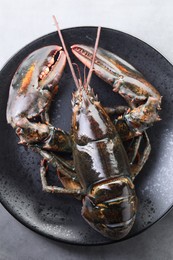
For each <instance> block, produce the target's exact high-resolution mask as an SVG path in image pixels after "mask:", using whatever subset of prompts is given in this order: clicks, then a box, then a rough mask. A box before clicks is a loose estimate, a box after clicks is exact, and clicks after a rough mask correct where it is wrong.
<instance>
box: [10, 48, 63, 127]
mask: <svg viewBox="0 0 173 260" xmlns="http://www.w3.org/2000/svg"><path fill="white" fill-rule="evenodd" d="M61 49H62V47H59V46H56V45H52V46H46V47H43V48H40V49H38V50H36V51H34V52H32V53H31V54H30V55H29V56H28V57H26V58H25V59H24V60H23V62H22V63H21V64H20V66H19V67H18V69H17V71H16V73H15V75H14V77H13V79H12V82H11V86H10V92H9V99H8V104H7V121H8V123H10V124H11V125H12V126H13V127H16V123H17V121H18V118H19V117H21V115H25V116H27V117H29V118H33V117H35V116H37V115H38V114H39V113H40V112H41V111H43V110H44V108H45V107H47V106H48V104H50V102H51V99H52V95H53V94H55V93H56V91H57V85H58V83H59V80H60V78H61V75H62V73H63V70H64V66H65V63H66V56H65V54H64V52H63V51H61ZM58 54H59V56H58ZM57 56H58V57H57ZM44 90H48V91H49V92H48V93H49V95H47V93H46V92H47V91H44ZM31 103H32V106H30V104H31Z"/></svg>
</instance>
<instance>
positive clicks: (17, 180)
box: [0, 27, 173, 245]
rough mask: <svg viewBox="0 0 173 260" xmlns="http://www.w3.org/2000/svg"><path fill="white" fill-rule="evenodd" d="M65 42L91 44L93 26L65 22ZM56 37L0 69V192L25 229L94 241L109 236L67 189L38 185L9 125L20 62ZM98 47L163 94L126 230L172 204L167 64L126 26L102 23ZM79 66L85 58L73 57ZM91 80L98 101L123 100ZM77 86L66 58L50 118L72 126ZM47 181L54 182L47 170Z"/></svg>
mask: <svg viewBox="0 0 173 260" xmlns="http://www.w3.org/2000/svg"><path fill="white" fill-rule="evenodd" d="M63 35H64V38H65V41H66V44H67V46H71V45H72V44H74V43H84V44H88V45H94V41H95V36H96V28H94V27H79V28H70V29H66V30H63ZM50 44H60V41H59V38H58V36H57V33H56V32H55V33H51V34H49V35H46V36H43V37H42V38H39V39H37V40H36V41H34V42H32V43H30V44H29V45H27V46H26V47H24V48H23V49H22V50H20V51H19V52H18V53H17V54H16V55H14V56H13V57H12V58H11V60H10V61H9V62H8V63H7V64H6V65H5V67H4V68H3V69H2V70H1V72H0V85H1V89H0V111H1V113H0V122H1V127H0V144H1V146H0V150H1V151H0V169H1V170H0V200H1V202H2V204H3V205H4V206H5V208H6V209H7V210H8V211H9V212H10V213H11V214H12V215H13V216H14V217H15V218H16V219H18V220H19V221H20V222H22V223H23V224H24V225H25V226H27V227H29V228H30V229H32V230H34V231H36V232H38V233H40V234H42V235H45V236H47V237H50V238H52V239H55V240H58V241H64V242H68V243H74V244H85V245H97V244H106V243H110V242H112V241H110V240H108V239H106V238H104V237H102V236H101V235H100V234H98V233H97V232H96V231H94V230H93V229H92V228H90V227H89V226H88V224H87V223H85V221H84V220H83V219H82V217H81V215H80V210H81V202H80V201H77V200H76V199H74V198H72V197H69V196H67V195H64V196H63V195H55V194H46V193H44V192H42V189H41V183H40V176H39V163H40V156H39V155H37V154H35V153H34V152H32V151H30V150H25V148H24V147H22V146H19V145H18V144H17V142H18V138H17V137H16V135H15V132H14V130H13V129H12V127H11V126H10V125H7V122H6V116H5V113H6V104H7V99H8V91H9V86H10V82H11V79H12V77H13V74H14V72H15V71H16V69H17V67H18V65H19V64H20V62H21V61H22V60H23V59H24V58H25V57H26V56H27V55H28V54H29V53H30V52H32V51H33V50H35V49H37V48H40V47H42V46H45V45H50ZM99 45H100V46H101V47H103V48H105V49H108V50H110V51H112V52H114V53H116V54H118V55H119V56H120V57H122V58H123V59H125V60H127V61H128V62H130V63H131V64H132V65H134V66H135V67H136V68H137V69H138V70H140V71H141V72H142V73H143V74H144V75H145V77H146V78H147V79H148V80H149V81H150V82H151V83H152V84H153V85H154V86H155V87H156V88H157V89H158V90H159V91H160V93H161V95H163V103H162V111H161V113H160V115H161V118H162V121H161V122H159V123H157V124H155V125H154V126H153V127H151V128H150V129H149V130H148V135H149V137H150V140H151V146H152V152H151V155H150V158H149V160H148V162H147V163H146V165H145V167H144V168H143V170H142V171H141V173H140V175H139V176H138V177H137V178H136V180H135V185H136V191H137V194H138V198H139V208H138V215H137V218H136V222H135V224H134V227H133V229H132V231H131V232H130V234H129V235H128V237H126V238H130V237H132V236H134V235H136V234H138V233H140V232H141V231H143V230H145V229H146V228H148V227H149V226H151V225H152V224H153V223H155V222H156V221H157V220H158V219H160V218H161V217H162V216H163V215H164V214H165V213H166V212H167V211H168V210H169V209H170V208H171V207H172V204H173V120H172V114H173V67H172V65H171V64H170V63H169V62H168V61H167V60H166V59H165V58H164V57H163V56H162V55H161V54H160V53H158V52H157V51H156V50H154V49H153V48H152V47H150V46H149V45H147V44H146V43H144V42H142V41H140V40H138V39H137V38H135V37H132V36H130V35H128V34H125V33H122V32H119V31H115V30H111V29H106V28H103V29H102V32H101V39H100V44H99ZM72 60H73V61H74V62H78V61H77V60H76V59H75V58H74V57H73V56H72ZM78 64H79V66H80V69H81V71H82V73H83V66H82V65H81V64H80V63H79V62H78ZM91 85H92V86H93V88H94V90H95V93H98V96H99V99H100V101H101V102H102V103H103V104H104V105H107V106H108V105H109V106H110V105H115V104H122V103H123V102H124V101H123V100H122V98H121V97H120V96H119V95H117V94H115V93H113V92H112V90H111V87H109V86H108V85H107V84H105V83H104V82H102V81H101V80H100V79H98V78H97V77H96V76H93V77H92V81H91ZM74 89H75V87H74V83H73V80H72V78H71V74H70V72H69V69H68V66H67V67H66V69H65V72H64V75H63V78H62V80H61V83H60V89H59V92H58V94H57V96H56V98H55V100H54V102H53V104H52V107H51V111H50V115H51V120H52V124H54V125H55V126H56V127H60V128H62V129H64V130H69V129H70V122H71V102H70V100H71V93H72V91H73V90H74ZM49 179H50V180H49V181H50V182H56V183H57V176H56V174H55V172H54V171H53V170H52V171H51V172H50V174H49Z"/></svg>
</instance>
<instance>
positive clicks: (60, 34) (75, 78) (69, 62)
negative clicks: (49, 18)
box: [53, 15, 80, 88]
mask: <svg viewBox="0 0 173 260" xmlns="http://www.w3.org/2000/svg"><path fill="white" fill-rule="evenodd" d="M53 20H54V22H55V25H56V28H57V32H58V35H59V38H60V40H61V43H62V46H63V49H64V52H65V54H66V56H67V60H68V64H69V67H70V70H71V73H72V77H73V79H74V82H75V84H76V87H77V88H79V87H80V86H79V81H78V79H77V77H76V74H75V71H74V68H73V65H72V62H71V59H70V56H69V54H68V51H67V48H66V45H65V42H64V39H63V36H62V33H61V30H60V28H59V25H58V22H57V20H56V17H55V15H53Z"/></svg>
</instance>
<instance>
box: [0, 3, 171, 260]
mask: <svg viewBox="0 0 173 260" xmlns="http://www.w3.org/2000/svg"><path fill="white" fill-rule="evenodd" d="M172 9H173V1H172V0H167V1H161V0H145V1H140V0H131V1H128V0H123V1H122V0H107V1H103V0H95V1H91V0H83V1H82V0H81V1H78V0H73V1H70V0H63V1H57V0H44V1H41V0H30V1H24V0H15V1H10V0H0V39H1V44H0V68H2V67H3V65H4V64H5V62H6V61H7V60H8V59H9V58H10V57H11V56H12V55H13V54H14V53H16V52H17V51H18V50H19V49H20V48H22V47H23V46H25V45H26V44H27V43H29V42H31V41H32V40H34V39H36V38H38V37H40V36H42V35H45V34H47V33H50V32H52V31H54V30H55V27H54V25H53V21H52V18H51V16H52V14H55V15H56V16H57V18H58V20H59V23H60V26H61V28H62V29H63V28H68V27H75V26H85V25H89V26H90V25H91V26H98V25H101V26H104V27H109V28H113V29H117V30H120V31H123V32H127V33H129V34H131V35H133V36H136V37H138V38H139V39H141V40H143V41H145V42H147V43H148V44H150V45H151V46H152V47H154V48H156V49H157V50H158V51H159V52H160V53H161V54H162V55H163V56H165V57H166V58H167V59H168V60H169V61H170V62H171V63H172V64H173V48H172V42H173V19H172V16H173V15H172ZM172 218H173V211H171V212H170V213H169V214H168V215H167V216H166V217H164V219H162V220H161V221H159V222H158V223H156V224H155V225H154V226H152V227H151V228H149V229H148V230H147V231H145V232H144V233H142V234H140V235H138V236H136V237H134V238H132V239H130V240H127V241H124V242H121V243H117V244H112V245H106V246H99V247H83V246H71V245H67V244H63V243H59V242H55V241H52V240H49V239H47V238H45V237H42V236H40V235H38V234H36V233H34V232H33V231H30V230H29V229H27V228H26V227H24V226H23V225H21V224H20V223H19V222H17V221H16V220H15V219H14V218H13V217H12V216H11V215H10V214H9V213H8V212H7V211H6V210H5V209H4V208H3V207H2V206H0V260H7V259H9V260H10V259H13V260H15V259H28V260H31V259H50V260H53V259H65V260H66V259H90V260H91V259H120V260H121V259H123V260H126V259H129V260H131V259H133V260H135V259H141V260H143V259H147V260H148V259H158V260H159V259H160V260H171V259H173V247H172V245H173V225H172Z"/></svg>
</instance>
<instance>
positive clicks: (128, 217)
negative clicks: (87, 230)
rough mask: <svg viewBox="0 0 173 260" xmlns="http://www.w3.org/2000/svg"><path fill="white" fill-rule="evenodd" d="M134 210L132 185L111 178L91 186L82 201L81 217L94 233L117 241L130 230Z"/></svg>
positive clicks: (128, 182) (129, 181)
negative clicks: (96, 232)
mask: <svg viewBox="0 0 173 260" xmlns="http://www.w3.org/2000/svg"><path fill="white" fill-rule="evenodd" d="M136 209H137V197H136V194H135V190H134V185H133V183H132V181H131V180H130V179H129V178H128V177H127V178H126V177H114V178H111V179H108V180H102V181H99V182H97V183H95V184H94V185H91V186H90V187H89V190H88V194H87V195H86V196H85V197H84V199H83V207H82V216H83V217H84V219H85V220H86V221H87V222H88V223H89V224H90V226H92V227H93V228H94V229H95V230H97V231H99V232H100V233H101V234H103V235H104V236H106V237H108V238H112V239H113V240H120V239H122V238H123V237H125V236H126V235H127V234H128V233H129V231H130V230H131V228H132V226H133V224H134V221H135V217H136Z"/></svg>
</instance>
